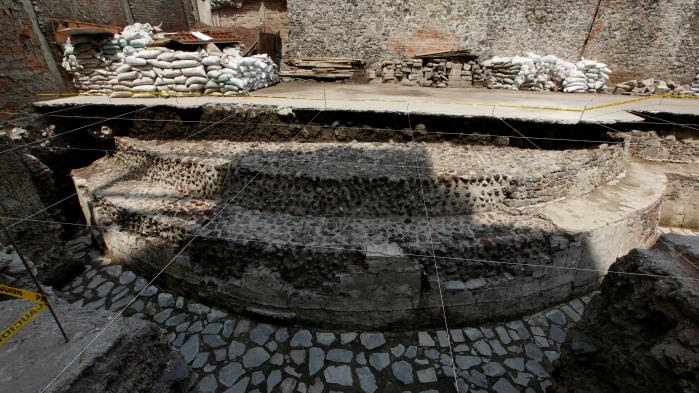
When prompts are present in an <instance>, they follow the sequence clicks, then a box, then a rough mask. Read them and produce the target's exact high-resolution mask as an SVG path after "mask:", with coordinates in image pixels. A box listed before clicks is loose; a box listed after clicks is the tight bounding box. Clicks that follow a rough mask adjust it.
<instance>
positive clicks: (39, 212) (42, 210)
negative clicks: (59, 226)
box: [7, 192, 78, 229]
mask: <svg viewBox="0 0 699 393" xmlns="http://www.w3.org/2000/svg"><path fill="white" fill-rule="evenodd" d="M76 195H78V193H77V192H76V193H74V194H72V195H68V196H67V197H65V198H63V199H61V200H60V201H58V202H56V203H54V204H52V205H49V206H46V207H45V208H43V209H41V210H39V211H38V212H36V213H34V214H32V215H29V216H27V217H26V218H23V219H21V220H19V221H17V222H16V223H14V224H12V225H10V226H8V227H7V229H10V228H12V227H14V226H15V225H19V224H21V223H23V222H24V221H27V220H29V219H30V218H32V217H34V216H36V215H38V214H41V213H43V212H45V211H47V210H49V209H50V208H52V207H54V206H56V205H58V204H60V203H62V202H64V201H66V200H68V199H70V198H72V197H74V196H76Z"/></svg>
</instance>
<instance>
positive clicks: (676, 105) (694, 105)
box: [35, 83, 699, 124]
mask: <svg viewBox="0 0 699 393" xmlns="http://www.w3.org/2000/svg"><path fill="white" fill-rule="evenodd" d="M84 104H95V105H120V106H123V105H146V106H173V107H180V108H192V107H199V106H203V105H206V104H250V105H261V106H276V107H291V108H294V109H307V110H320V109H324V108H327V109H328V110H344V111H358V112H408V111H409V112H410V113H418V114H434V115H448V116H459V117H480V116H485V117H502V118H504V119H514V120H526V121H538V122H553V123H562V124H572V123H577V122H583V123H585V122H590V123H592V122H596V123H606V124H613V123H618V122H641V121H643V119H642V118H641V117H639V116H636V115H632V114H630V113H628V112H627V111H628V110H639V111H654V112H656V111H660V110H661V111H662V112H665V113H672V114H683V115H697V116H699V100H694V99H674V98H664V99H662V100H661V99H660V98H655V97H653V98H648V97H629V96H620V95H609V94H565V93H553V92H532V91H510V90H488V89H428V88H420V87H406V86H400V85H349V84H342V85H340V84H321V83H283V84H278V85H275V86H272V87H269V88H266V89H263V90H258V91H256V92H254V93H253V94H251V95H250V96H237V97H208V96H207V97H178V98H172V97H171V98H159V97H154V98H136V99H134V98H112V99H110V98H108V97H104V96H75V97H67V98H60V99H56V100H49V101H40V102H37V103H35V105H36V106H38V107H54V106H63V105H84ZM588 108H591V109H588Z"/></svg>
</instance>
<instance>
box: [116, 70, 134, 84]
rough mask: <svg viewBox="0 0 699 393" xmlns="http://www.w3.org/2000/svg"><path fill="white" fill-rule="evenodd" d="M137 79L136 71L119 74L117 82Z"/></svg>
mask: <svg viewBox="0 0 699 393" xmlns="http://www.w3.org/2000/svg"><path fill="white" fill-rule="evenodd" d="M136 78H138V72H137V71H131V72H124V73H121V74H118V75H117V80H118V81H119V82H121V81H124V80H134V79H136Z"/></svg>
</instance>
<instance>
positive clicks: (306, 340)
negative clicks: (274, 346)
mask: <svg viewBox="0 0 699 393" xmlns="http://www.w3.org/2000/svg"><path fill="white" fill-rule="evenodd" d="M311 338H312V336H311V332H309V331H308V330H299V331H298V332H297V333H296V334H294V337H292V338H291V346H292V347H305V348H308V347H310V346H311V345H312V344H311Z"/></svg>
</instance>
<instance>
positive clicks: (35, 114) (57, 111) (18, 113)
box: [0, 104, 92, 126]
mask: <svg viewBox="0 0 699 393" xmlns="http://www.w3.org/2000/svg"><path fill="white" fill-rule="evenodd" d="M89 105H92V104H84V105H78V106H72V107H70V108H65V109H59V110H56V111H52V112H46V113H36V112H16V113H13V112H0V113H3V114H7V115H29V114H31V116H26V117H20V118H16V119H10V120H5V121H3V122H1V123H0V126H2V125H5V124H7V123H13V122H16V121H22V120H27V119H33V118H35V117H42V116H45V115H49V114H52V113H59V112H64V111H69V110H72V109H78V108H82V107H86V106H89Z"/></svg>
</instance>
